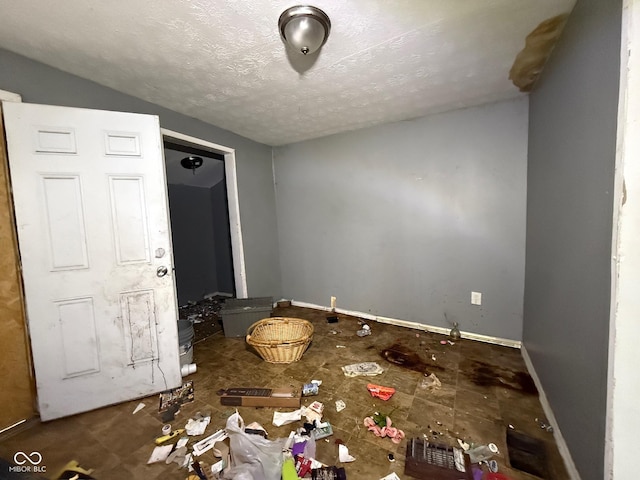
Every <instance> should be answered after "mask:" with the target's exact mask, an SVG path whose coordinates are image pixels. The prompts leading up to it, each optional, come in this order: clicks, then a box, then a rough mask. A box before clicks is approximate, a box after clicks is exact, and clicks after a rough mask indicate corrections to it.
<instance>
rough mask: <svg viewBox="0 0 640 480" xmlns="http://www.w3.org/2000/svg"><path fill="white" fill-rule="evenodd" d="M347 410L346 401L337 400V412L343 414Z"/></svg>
mask: <svg viewBox="0 0 640 480" xmlns="http://www.w3.org/2000/svg"><path fill="white" fill-rule="evenodd" d="M345 408H347V404H346V403H344V401H342V400H336V412H341V411H342V410H344V409H345Z"/></svg>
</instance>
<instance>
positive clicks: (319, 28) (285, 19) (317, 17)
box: [278, 5, 331, 55]
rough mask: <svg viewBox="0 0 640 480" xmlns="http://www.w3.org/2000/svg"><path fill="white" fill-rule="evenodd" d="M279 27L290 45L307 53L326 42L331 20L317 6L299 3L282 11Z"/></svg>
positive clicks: (304, 53)
mask: <svg viewBox="0 0 640 480" xmlns="http://www.w3.org/2000/svg"><path fill="white" fill-rule="evenodd" d="M278 27H279V28H280V35H281V36H282V39H283V40H284V41H285V42H286V43H287V44H288V45H290V46H291V47H292V48H293V49H294V50H296V51H298V52H300V53H302V54H303V55H307V54H309V53H313V52H315V51H316V50H318V49H319V48H320V47H321V46H322V45H324V44H325V42H326V41H327V38H328V37H329V32H330V31H331V20H329V17H328V16H327V14H326V13H324V12H323V11H322V10H320V9H319V8H317V7H312V6H310V5H298V6H295V7H291V8H287V9H286V10H285V11H284V12H282V15H280V19H279V20H278Z"/></svg>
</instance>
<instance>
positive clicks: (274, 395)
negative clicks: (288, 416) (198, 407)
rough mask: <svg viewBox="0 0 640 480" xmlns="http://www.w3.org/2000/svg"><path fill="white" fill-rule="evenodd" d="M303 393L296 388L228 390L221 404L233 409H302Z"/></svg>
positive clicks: (224, 392)
mask: <svg viewBox="0 0 640 480" xmlns="http://www.w3.org/2000/svg"><path fill="white" fill-rule="evenodd" d="M300 399H301V392H300V389H296V388H290V387H287V388H251V387H248V388H247V387H237V388H228V389H226V390H224V391H223V393H222V395H221V396H220V404H221V405H228V406H232V407H293V408H300Z"/></svg>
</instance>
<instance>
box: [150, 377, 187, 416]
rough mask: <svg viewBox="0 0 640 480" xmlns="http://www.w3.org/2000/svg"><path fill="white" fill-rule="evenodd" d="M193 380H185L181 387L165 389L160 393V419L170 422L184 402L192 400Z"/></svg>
mask: <svg viewBox="0 0 640 480" xmlns="http://www.w3.org/2000/svg"><path fill="white" fill-rule="evenodd" d="M194 398H195V396H194V392H193V381H189V382H185V383H183V384H182V386H181V387H178V388H174V389H171V390H167V391H166V392H162V393H161V394H160V406H159V408H158V411H159V412H160V413H162V414H163V415H162V421H163V422H170V421H172V420H173V419H174V418H175V416H176V415H177V414H178V412H179V411H180V407H181V406H182V405H184V404H185V403H190V402H193V400H194Z"/></svg>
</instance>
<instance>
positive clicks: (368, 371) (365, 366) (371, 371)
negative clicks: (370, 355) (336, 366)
mask: <svg viewBox="0 0 640 480" xmlns="http://www.w3.org/2000/svg"><path fill="white" fill-rule="evenodd" d="M342 371H343V372H344V374H345V375H346V376H347V377H357V376H360V375H363V376H374V375H380V374H381V373H384V368H382V367H381V366H380V365H378V364H377V363H375V362H363V363H354V364H352V365H346V366H344V367H342Z"/></svg>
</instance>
